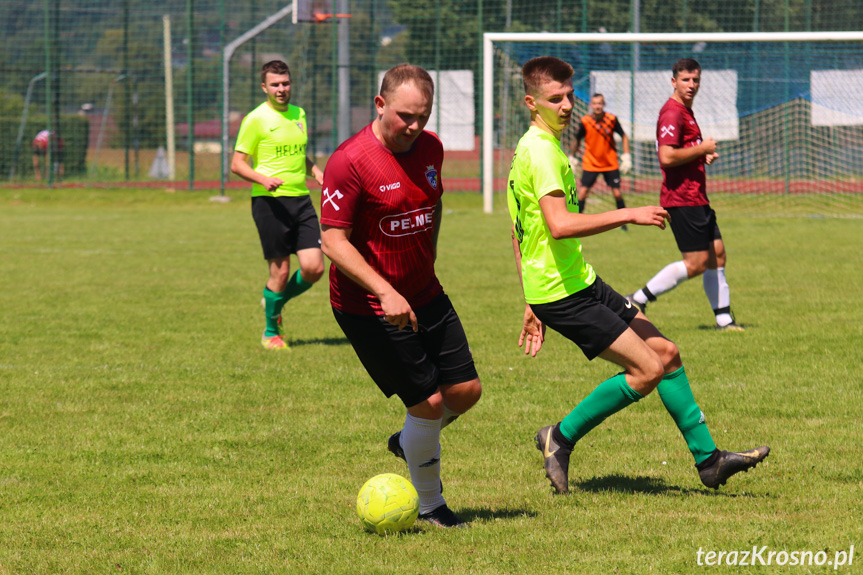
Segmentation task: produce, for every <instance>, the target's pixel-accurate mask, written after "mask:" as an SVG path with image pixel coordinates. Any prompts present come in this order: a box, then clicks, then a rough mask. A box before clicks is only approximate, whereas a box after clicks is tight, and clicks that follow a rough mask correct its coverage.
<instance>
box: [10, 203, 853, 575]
mask: <svg viewBox="0 0 863 575" xmlns="http://www.w3.org/2000/svg"><path fill="white" fill-rule="evenodd" d="M210 195H211V193H209V192H178V193H174V194H168V193H164V192H162V191H159V190H88V189H71V190H46V189H42V190H29V189H18V190H10V189H0V310H2V318H3V320H2V322H0V574H7V573H9V574H12V573H16V574H17V573H88V574H89V573H142V574H143V573H146V574H155V573H231V574H234V573H380V574H393V573H482V574H500V573H513V574H525V573H527V574H532V573H537V574H543V575H545V574H550V573H591V574H593V573H658V574H665V573H684V574H688V573H696V572H699V571H702V570H705V569H706V570H708V572H721V573H725V572H749V571H750V570H748V569H746V568H745V567H728V566H722V567H709V568H708V567H706V566H699V565H698V556H697V553H698V551H699V549H701V550H702V551H703V552H705V553H706V552H707V551H716V552H718V551H726V552H730V551H735V550H738V551H743V550H751V549H752V548H753V546H755V547H758V548H761V547H762V546H767V548H768V551H765V552H764V555H763V558H764V559H765V560H766V559H767V557H768V555H767V553H768V552H769V551H774V552H788V553H791V552H794V551H804V552H805V551H809V552H812V553H817V552H819V551H823V552H824V555H823V557H825V558H827V559H828V560H830V561H831V562H832V561H833V560H834V558H835V557H837V555H836V553H837V552H843V551H845V552H848V551H850V548H851V546H852V545H853V546H855V548H856V553H857V554H856V556H855V557H854V560H853V564H851V565H842V566H839V568H838V569H836V570H835V571H834V567H833V566H829V565H823V566H816V565H812V566H804V567H800V566H790V565H786V566H778V565H776V564H775V561H776V559H774V564H773V565H771V566H770V567H761V568H760V569H757V570H756V572H760V573H771V574H772V573H827V572H840V573H860V572H863V569H861V565H863V527H861V523H863V519H861V512H863V462H861V448H860V441H861V431H863V428H861V411H863V410H861V401H863V377H861V366H863V327H861V326H863V288H861V285H863V266H861V263H863V259H861V255H860V254H861V247H863V245H861V238H863V233H861V232H863V223H861V220H860V219H859V218H810V217H805V215H801V216H799V217H795V216H788V217H782V218H774V217H770V216H769V215H764V214H763V211H762V209H761V208H760V207H758V208H756V209H738V208H739V207H740V206H744V205H745V204H746V199H745V198H739V199H735V198H721V199H715V205H716V206H717V209H718V211H719V214H720V222H721V225H722V231H723V235H724V236H725V238H726V243H727V248H728V254H729V266H728V277H729V282H730V284H731V289H732V302H733V306H734V309H735V311H736V314H737V319H738V321H740V322H742V323H743V324H744V325H746V326H747V327H748V330H747V331H746V332H745V333H716V332H714V331H712V330H711V329H709V327H710V325H711V324H712V314H711V311H710V309H709V306H708V304H707V302H706V299H705V297H704V294H703V291H702V288H701V282H700V281H698V280H696V281H691V282H688V283H686V284H683V285H682V286H680V287H679V288H678V289H677V290H675V291H674V292H672V293H670V294H668V295H666V296H665V297H664V298H663V299H662V300H661V301H660V302H658V303H657V304H655V305H653V306H651V308H650V309H649V310H648V312H649V313H650V317H651V319H652V320H653V321H654V322H655V323H656V324H657V325H658V326H659V327H660V329H662V330H663V331H664V332H665V333H666V334H667V335H668V336H669V337H670V338H672V339H673V340H675V341H676V342H677V343H678V345H679V347H680V349H681V350H682V354H683V357H684V362H685V364H686V367H687V372H688V373H689V377H690V379H691V381H692V383H693V389H694V392H695V396H696V399H697V400H698V402H699V404H700V406H701V407H702V409H703V410H704V412H705V413H706V414H707V418H708V423H709V425H710V427H711V430H712V432H713V435H714V438H715V439H716V442H717V444H719V446H720V447H722V448H727V449H735V450H736V449H744V448H749V447H754V446H756V445H761V444H765V443H766V444H769V445H770V446H771V447H772V449H773V451H772V453H771V455H770V457H769V458H768V460H767V462H766V463H765V464H763V465H760V466H759V467H758V468H757V469H756V470H755V471H753V472H750V473H748V474H741V476H739V477H735V478H733V479H732V480H731V481H729V484H728V485H726V486H725V487H723V488H722V489H721V490H719V491H718V492H713V491H711V490H707V489H705V488H703V487H702V485H701V483H700V482H699V480H698V477H697V474H696V472H695V470H694V468H693V466H692V461H691V457H690V455H689V453H688V451H687V449H686V445H685V443H684V442H683V440H682V438H681V437H680V436H679V433H678V431H677V429H676V428H675V427H674V425H673V422H672V421H671V419H670V417H669V416H668V415H667V414H666V412H665V410H664V409H663V407H662V405H661V403H660V401H659V399H658V397H655V396H650V397H648V398H647V399H645V400H644V401H641V402H640V403H638V404H636V405H633V406H632V407H630V408H628V409H627V410H625V411H624V412H622V413H620V414H617V415H615V416H614V417H612V418H610V419H609V420H608V421H606V422H605V423H604V424H603V425H602V426H601V427H599V428H597V429H596V430H595V431H594V432H593V433H591V434H590V435H588V436H587V438H585V440H584V441H582V442H581V443H580V444H579V447H578V448H577V450H576V452H575V453H574V456H573V463H572V467H571V470H570V487H571V489H572V490H573V493H572V494H571V495H569V496H565V497H553V496H551V495H550V487H549V486H548V483H547V480H546V479H545V476H544V473H543V471H542V467H541V456H540V454H539V452H537V450H536V449H535V448H534V446H533V441H532V438H533V435H534V433H535V432H536V430H537V429H538V428H539V427H541V426H543V425H547V424H549V423H554V422H556V421H558V420H559V419H560V418H561V417H562V416H564V415H565V414H566V413H567V412H568V411H569V410H570V409H571V408H572V407H573V406H574V405H575V404H576V403H577V402H578V401H579V400H580V399H581V398H582V397H584V396H585V395H586V394H587V393H589V391H590V390H592V388H593V387H594V386H595V385H596V384H597V383H599V382H600V381H601V380H603V379H605V378H607V377H609V376H610V375H612V374H614V373H615V372H616V368H615V367H614V366H612V365H611V364H607V363H604V362H602V361H601V360H597V361H595V362H591V363H588V362H587V361H586V360H585V359H584V357H583V356H582V355H581V353H580V352H579V351H578V350H577V349H576V348H575V347H574V346H573V345H571V344H569V343H568V342H566V341H565V340H563V338H562V337H560V336H559V335H557V334H554V333H550V334H549V336H548V338H547V342H546V346H545V347H544V348H543V350H542V352H541V353H540V356H539V357H537V358H536V359H530V358H527V357H525V356H524V355H523V353H522V352H521V351H520V350H519V349H518V348H517V346H516V339H517V337H518V332H519V329H520V319H521V313H522V311H523V303H522V299H521V294H520V288H519V285H518V279H517V277H516V274H515V270H514V264H513V260H512V254H511V247H510V243H509V224H508V221H507V217H506V215H505V214H503V213H501V212H499V213H496V214H494V215H485V214H483V213H482V212H481V205H482V202H481V198H480V197H479V196H477V195H459V194H452V195H449V196H447V197H446V198H445V216H444V220H443V229H442V232H441V241H440V246H439V257H438V262H437V269H438V275H439V276H440V278H441V281H442V283H443V284H444V287H445V289H446V291H447V292H448V294H449V295H450V297H451V299H452V300H453V302H454V304H455V305H456V308H457V309H458V310H459V313H460V315H461V318H462V321H463V323H464V325H465V328H466V331H467V333H468V338H469V339H470V342H471V347H472V350H473V354H474V358H475V360H476V363H477V367H478V369H479V372H480V376H481V378H482V381H483V385H484V395H483V398H482V400H481V401H480V403H479V404H478V405H477V406H476V408H475V409H474V410H473V411H471V412H470V413H469V414H468V415H466V416H464V417H463V418H461V419H460V420H459V421H458V422H456V423H455V424H453V425H452V426H450V427H449V428H447V429H446V430H445V431H444V434H443V437H442V449H443V470H444V471H443V481H444V484H445V486H446V491H445V493H444V495H445V496H446V498H447V501H448V502H449V504H450V506H451V507H452V508H453V509H454V510H455V511H456V512H458V513H459V514H461V515H462V516H463V517H464V518H466V519H468V520H470V522H471V524H472V529H469V530H458V531H445V530H440V529H435V528H431V527H426V526H423V527H418V528H416V529H414V530H413V531H412V532H409V533H406V534H402V535H399V536H393V537H386V538H384V537H378V536H375V535H370V534H367V533H365V532H364V531H362V529H361V527H360V523H359V521H358V520H357V518H356V514H355V509H354V506H355V499H356V494H357V491H358V490H359V488H360V486H361V485H362V484H363V483H364V482H365V480H366V479H368V478H369V477H371V476H372V475H375V474H377V473H383V472H394V473H400V474H402V475H407V474H408V472H407V468H406V466H405V465H404V463H403V462H402V461H400V460H397V459H396V458H394V457H393V456H392V455H391V454H389V453H387V451H386V446H385V445H386V439H387V437H388V436H389V434H390V433H392V432H394V431H396V430H398V429H400V428H401V425H402V423H403V417H404V410H403V407H402V406H401V404H400V402H399V401H398V400H397V399H396V398H393V399H392V400H390V401H386V400H384V398H383V396H382V395H380V393H379V392H378V390H377V388H376V387H375V386H374V385H373V384H372V382H371V381H370V380H369V379H368V377H367V375H366V373H365V371H364V370H363V368H362V367H361V365H360V363H359V361H358V360H357V359H356V357H355V355H354V353H353V351H352V349H351V347H350V345H348V344H347V343H346V341H345V340H344V338H343V336H342V334H341V331H340V330H339V328H338V326H337V325H336V323H335V321H334V319H333V317H332V313H331V311H330V308H329V305H328V293H327V287H326V282H322V283H321V284H319V285H316V286H315V287H314V288H312V290H310V291H309V292H307V293H306V294H305V295H303V296H302V297H301V298H300V299H297V300H295V301H293V302H291V303H290V304H289V307H288V308H287V309H286V320H288V324H289V329H290V333H291V335H290V341H291V344H292V347H293V349H292V351H291V352H290V353H288V354H274V353H268V352H265V351H263V350H262V349H261V348H260V345H259V337H260V332H261V330H262V329H263V321H262V320H263V318H262V313H261V309H260V306H259V300H260V291H261V288H262V287H263V282H264V280H265V266H264V262H263V260H262V259H261V255H260V247H259V244H258V240H257V235H256V232H255V230H254V225H253V223H252V219H251V216H250V210H249V204H248V200H247V198H246V197H245V196H242V197H238V198H235V201H233V202H231V203H228V204H217V203H212V202H209V201H208V197H209V196H210ZM785 201H786V202H793V199H789V200H785ZM498 205H499V206H502V203H501V202H498ZM595 205H597V204H594V206H595ZM763 205H764V202H762V204H760V206H762V207H763ZM855 209H856V210H857V212H858V213H859V212H860V210H859V206H857V207H855ZM803 211H804V212H805V210H803ZM791 212H793V210H791ZM756 216H757V217H756ZM584 252H585V255H586V258H587V259H588V261H590V262H591V263H593V265H594V266H595V267H596V268H597V270H598V271H599V273H600V274H601V275H602V277H603V278H604V279H605V280H606V281H607V282H608V283H610V284H611V285H613V286H615V287H616V288H617V289H618V290H619V291H621V292H629V291H631V290H633V289H635V288H637V287H640V286H641V285H643V283H644V282H645V281H646V280H647V279H648V278H649V277H650V276H651V275H652V274H653V273H655V272H656V271H657V270H658V269H659V268H660V267H661V266H663V265H665V264H666V263H668V262H670V261H673V260H675V259H677V258H678V256H679V254H678V253H677V251H676V248H675V244H674V241H673V238H672V236H671V232H670V230H666V231H665V232H661V231H659V230H656V229H644V228H637V229H633V228H632V226H630V231H629V232H628V233H624V232H622V231H613V232H611V233H607V234H604V235H601V236H597V237H593V238H588V239H586V240H585V241H584ZM780 558H781V557H780ZM786 559H787V557H786Z"/></svg>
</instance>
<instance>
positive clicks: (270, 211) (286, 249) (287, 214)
mask: <svg viewBox="0 0 863 575" xmlns="http://www.w3.org/2000/svg"><path fill="white" fill-rule="evenodd" d="M252 217H253V218H254V219H255V225H256V226H258V236H260V238H261V247H262V248H263V250H264V258H265V259H268V260H273V259H276V258H286V257H289V256H290V255H291V254H295V253H297V252H298V251H300V250H306V249H309V248H320V247H321V226H320V224H318V214H316V213H315V208H314V206H313V205H312V199H311V198H310V197H309V196H298V197H293V196H278V197H271V196H253V197H252Z"/></svg>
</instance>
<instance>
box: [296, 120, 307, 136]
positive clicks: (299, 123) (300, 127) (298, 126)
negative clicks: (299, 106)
mask: <svg viewBox="0 0 863 575" xmlns="http://www.w3.org/2000/svg"><path fill="white" fill-rule="evenodd" d="M294 123H295V124H296V125H297V128H299V129H300V131H301V132H302V133H304V134H305V133H306V129H305V128H304V127H303V123H302V122H294Z"/></svg>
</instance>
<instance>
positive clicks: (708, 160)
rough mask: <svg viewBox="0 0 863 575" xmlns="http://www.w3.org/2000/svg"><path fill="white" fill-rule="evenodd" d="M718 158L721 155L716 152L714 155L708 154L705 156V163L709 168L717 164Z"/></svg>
mask: <svg viewBox="0 0 863 575" xmlns="http://www.w3.org/2000/svg"><path fill="white" fill-rule="evenodd" d="M718 157H719V154H717V153H716V152H714V153H712V154H707V155H706V156H704V163H705V164H707V165H708V166H709V165H710V164H712V163H713V162H715V161H716V159H717V158H718Z"/></svg>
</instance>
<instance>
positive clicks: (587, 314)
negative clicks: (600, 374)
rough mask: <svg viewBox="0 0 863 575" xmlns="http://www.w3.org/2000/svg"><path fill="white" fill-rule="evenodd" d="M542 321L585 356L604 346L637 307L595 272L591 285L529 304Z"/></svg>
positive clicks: (614, 337) (634, 314)
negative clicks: (564, 294) (556, 298)
mask: <svg viewBox="0 0 863 575" xmlns="http://www.w3.org/2000/svg"><path fill="white" fill-rule="evenodd" d="M530 307H531V309H532V310H533V313H534V314H536V317H538V318H539V319H540V320H541V321H542V323H544V324H545V325H547V326H548V327H550V328H551V329H553V330H554V331H556V332H559V333H560V334H561V335H562V336H564V337H565V338H566V339H568V340H570V341H572V342H573V343H575V345H577V346H578V347H579V348H581V351H582V352H583V353H584V355H585V356H586V357H587V359H593V358H595V357H596V356H598V355H599V354H600V353H602V352H603V351H605V350H606V349H608V348H609V347H610V346H611V344H612V343H614V341H615V340H616V339H617V338H619V337H620V336H621V334H623V332H625V331H626V328H628V327H629V324H630V323H632V320H633V319H635V316H636V314H637V313H638V309H636V308H635V306H633V305H632V304H631V303H629V302H628V301H627V300H626V298H625V297H623V296H622V295H620V294H619V293H617V292H616V291H614V289H612V287H611V286H609V285H608V284H606V283H605V282H604V281H602V278H600V277H599V276H596V281H594V282H593V285H591V286H590V287H587V288H585V289H583V290H581V291H580V292H576V293H574V294H572V295H570V296H566V297H565V298H563V299H561V300H558V301H556V302H552V303H537V304H533V303H532V304H530Z"/></svg>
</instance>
